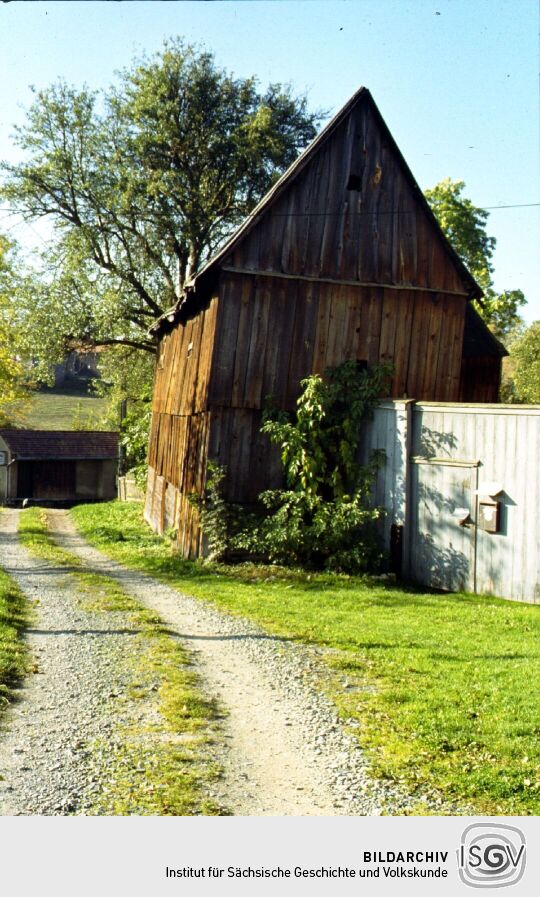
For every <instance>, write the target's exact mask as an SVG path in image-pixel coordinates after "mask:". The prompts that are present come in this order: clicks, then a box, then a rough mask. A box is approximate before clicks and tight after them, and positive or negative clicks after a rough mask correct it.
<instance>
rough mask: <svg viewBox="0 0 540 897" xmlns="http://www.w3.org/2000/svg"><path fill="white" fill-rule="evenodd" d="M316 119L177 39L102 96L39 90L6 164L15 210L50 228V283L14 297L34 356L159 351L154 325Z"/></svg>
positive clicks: (7, 192) (301, 105)
mask: <svg viewBox="0 0 540 897" xmlns="http://www.w3.org/2000/svg"><path fill="white" fill-rule="evenodd" d="M319 120H320V114H318V113H311V112H309V111H308V108H307V101H306V99H305V98H304V97H297V96H294V95H293V93H292V90H291V88H290V87H289V86H283V85H280V84H271V85H270V86H269V87H268V88H267V89H266V90H264V91H261V90H259V88H258V85H257V82H256V80H255V78H244V79H242V78H234V77H233V76H232V75H231V74H230V73H228V72H227V71H225V70H223V69H221V68H219V67H218V66H217V65H216V62H215V59H214V56H213V55H212V54H211V53H209V52H206V51H204V50H198V49H196V48H194V47H192V46H189V45H186V44H184V43H183V42H182V41H181V40H172V41H169V42H167V43H166V44H165V45H164V47H163V49H162V50H161V51H160V52H159V53H157V54H156V55H155V56H153V57H151V58H143V59H142V60H140V61H138V62H136V63H135V64H134V65H133V67H132V68H130V69H129V70H125V71H123V72H121V73H120V74H119V76H118V79H117V83H116V84H115V85H114V86H112V87H111V88H110V89H109V90H107V91H104V92H96V91H92V90H90V89H89V88H87V87H85V88H83V89H76V88H74V87H71V86H69V85H68V84H66V83H64V82H62V81H60V82H58V83H56V84H54V85H52V86H51V87H49V88H47V89H45V90H40V91H36V92H35V100H34V103H33V105H32V106H31V108H30V109H29V110H28V112H27V117H26V121H25V123H24V124H23V125H22V126H20V127H19V128H17V130H16V134H15V140H16V143H17V145H18V146H19V147H20V149H21V150H23V152H24V161H22V162H19V163H16V164H8V163H4V164H3V166H2V168H3V170H4V173H5V181H4V186H3V194H4V197H5V198H6V199H7V200H8V201H9V202H10V204H11V205H12V207H13V208H14V209H16V210H17V211H19V212H20V213H21V214H22V215H23V216H24V218H25V219H26V220H30V221H32V220H36V219H40V218H49V219H50V220H51V221H52V223H53V227H54V237H55V239H54V241H53V244H52V246H51V248H50V249H49V250H47V251H46V252H45V253H44V254H43V258H42V264H43V266H44V274H45V276H44V277H43V278H42V279H41V283H40V285H39V286H38V287H36V285H35V284H33V285H32V287H31V289H30V290H29V291H28V292H30V293H32V297H30V296H28V295H27V294H25V291H24V290H23V291H22V294H21V298H20V301H21V303H22V305H24V299H25V295H26V296H27V299H28V304H29V307H28V311H29V313H30V312H31V313H32V315H33V319H34V332H36V328H38V329H40V331H41V342H42V345H41V347H40V354H41V355H42V356H45V357H46V356H47V354H48V355H49V357H50V353H51V352H52V351H53V350H54V346H53V341H54V339H56V341H57V343H58V345H57V352H56V354H58V352H59V351H60V350H59V340H60V339H61V340H62V341H63V344H64V345H65V344H69V345H71V346H75V345H77V343H81V344H83V343H84V344H86V345H96V344H97V345H117V344H120V345H125V346H129V347H134V348H139V349H145V350H147V351H149V352H153V348H154V347H153V344H152V342H151V341H150V340H149V339H148V337H147V335H146V334H147V330H148V327H149V326H150V325H151V323H152V322H153V320H154V319H155V318H157V317H158V316H159V315H161V314H162V312H163V311H164V310H165V309H166V308H168V307H170V306H171V305H173V304H174V303H175V302H176V301H177V300H178V299H179V297H180V296H181V293H182V289H183V287H184V284H185V283H186V281H187V280H189V278H190V277H191V276H192V275H193V274H194V273H195V272H196V270H197V269H198V268H199V267H200V266H201V265H202V264H203V263H204V261H205V260H206V259H207V258H208V256H209V255H210V254H211V253H212V252H213V251H214V250H215V249H216V247H217V246H218V245H219V244H220V243H221V242H222V241H223V240H224V238H225V237H226V236H227V235H228V233H230V231H231V230H232V229H233V228H234V227H235V226H236V225H238V224H239V222H240V221H241V220H242V219H243V218H244V217H245V216H246V215H247V214H248V213H249V212H250V211H251V209H252V208H253V206H254V205H255V204H256V202H257V201H258V200H259V199H260V197H261V196H262V195H263V194H264V193H265V192H266V190H267V189H268V188H269V187H270V186H271V185H272V183H273V182H274V180H275V179H277V177H278V176H279V175H280V174H281V173H282V171H283V170H284V169H285V168H287V167H288V165H289V164H290V163H291V162H292V161H293V160H294V159H295V158H296V156H297V155H298V153H299V152H300V151H301V150H302V149H303V148H304V147H305V146H306V144H307V143H308V142H309V141H310V140H311V139H312V138H313V137H314V135H315V133H316V126H317V124H318V122H319ZM51 320H54V322H55V328H54V330H55V332H56V335H55V336H54V337H53V334H52V332H51V328H50V322H51ZM37 339H38V341H39V336H38V337H37Z"/></svg>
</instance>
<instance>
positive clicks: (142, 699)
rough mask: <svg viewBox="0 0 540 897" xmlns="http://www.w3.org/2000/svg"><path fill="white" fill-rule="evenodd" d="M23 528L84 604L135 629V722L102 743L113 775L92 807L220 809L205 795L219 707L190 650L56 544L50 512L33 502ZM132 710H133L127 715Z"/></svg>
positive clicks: (27, 541) (112, 811)
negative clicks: (210, 697) (203, 685)
mask: <svg viewBox="0 0 540 897" xmlns="http://www.w3.org/2000/svg"><path fill="white" fill-rule="evenodd" d="M19 535H20V539H21V542H22V544H23V545H24V546H25V547H26V548H27V549H28V550H29V551H31V552H32V554H34V555H36V556H38V557H40V558H43V559H44V560H46V561H48V562H49V563H51V564H54V565H57V566H60V567H62V568H63V569H65V570H66V572H68V573H69V575H71V576H72V577H73V578H74V580H75V581H76V584H77V587H78V589H77V591H78V594H79V595H80V596H81V600H82V603H83V606H84V609H85V610H87V611H93V612H97V613H104V612H110V613H117V614H121V615H122V623H123V624H125V621H126V620H127V621H128V622H129V623H130V624H131V625H132V626H133V628H134V629H136V630H137V636H136V637H135V638H134V642H135V644H134V646H133V651H132V652H130V655H129V656H126V657H125V658H124V661H123V664H124V667H125V670H124V672H125V674H126V679H127V681H128V682H129V688H128V692H129V694H128V696H127V697H126V698H125V699H124V700H125V701H128V702H131V704H132V705H136V708H135V709H136V711H137V713H136V714H133V713H132V714H131V717H132V718H134V717H135V716H136V717H137V720H138V721H137V723H135V722H133V723H131V724H129V725H123V726H121V727H119V729H118V732H117V733H116V735H115V738H114V739H113V743H112V744H111V743H109V742H107V743H106V744H104V743H103V744H102V743H97V744H95V745H94V746H93V748H94V750H95V751H96V752H97V753H98V754H100V755H102V757H103V760H104V765H105V766H106V768H107V782H106V783H104V788H103V790H102V793H101V794H100V796H99V797H98V798H97V799H96V806H95V808H94V812H96V813H98V814H100V815H101V814H106V815H159V816H167V815H170V816H193V815H220V814H222V813H223V809H222V808H221V807H219V806H218V805H217V804H216V803H215V802H214V801H212V800H211V799H209V798H208V797H206V796H205V795H206V794H207V792H208V790H209V788H210V787H211V784H212V782H213V781H215V779H216V777H217V776H218V774H219V769H218V767H217V765H216V764H215V762H214V760H213V752H212V746H213V744H214V743H215V739H216V734H217V733H216V730H217V719H218V716H219V712H218V708H217V707H216V705H215V704H214V702H212V701H211V700H208V699H207V698H206V697H205V696H204V695H203V694H202V692H201V690H200V688H199V683H198V681H197V677H196V676H195V675H194V674H193V673H192V672H191V671H190V670H189V669H188V666H189V657H188V655H187V654H186V652H185V651H184V650H183V649H182V648H181V646H180V645H179V644H178V642H177V641H176V640H175V639H174V637H173V636H172V635H171V633H170V632H168V630H167V629H166V628H165V626H164V625H163V623H162V621H161V620H160V618H159V617H158V616H157V615H156V614H154V613H152V612H151V611H149V610H147V609H146V608H144V607H143V606H142V605H140V604H139V603H138V602H137V601H135V600H134V599H132V598H131V597H130V596H129V595H128V594H127V593H126V592H125V591H124V590H123V589H122V588H121V586H120V585H119V584H118V583H116V582H115V581H114V580H113V579H110V578H109V577H106V576H102V575H100V574H96V573H92V572H90V571H88V570H87V569H86V568H85V566H84V563H83V562H82V561H81V560H80V559H79V558H78V557H77V556H76V555H73V554H71V553H70V552H68V551H65V550H64V549H63V548H60V547H59V546H58V545H56V544H55V542H54V541H53V539H52V537H51V535H50V534H49V532H48V529H47V515H46V512H45V511H42V510H40V509H39V508H29V509H28V510H25V511H23V512H22V514H21V517H20V527H19ZM128 715H129V714H128Z"/></svg>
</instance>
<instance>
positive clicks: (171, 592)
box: [0, 511, 408, 816]
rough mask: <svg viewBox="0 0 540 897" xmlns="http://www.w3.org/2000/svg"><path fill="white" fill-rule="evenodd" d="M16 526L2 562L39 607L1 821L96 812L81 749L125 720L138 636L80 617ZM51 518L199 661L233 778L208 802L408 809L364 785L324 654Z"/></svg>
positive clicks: (313, 810)
mask: <svg viewBox="0 0 540 897" xmlns="http://www.w3.org/2000/svg"><path fill="white" fill-rule="evenodd" d="M17 515H18V512H16V511H7V512H4V513H3V514H2V515H1V516H0V551H1V554H0V558H1V563H2V566H4V567H5V569H6V570H7V571H8V572H9V573H10V574H11V575H12V576H13V578H14V579H16V580H17V582H18V583H19V585H20V586H21V588H22V589H23V591H25V592H26V594H27V595H29V596H30V597H31V598H34V599H37V600H38V601H39V606H38V608H37V611H38V615H39V621H38V623H36V624H35V626H34V627H33V628H32V629H31V631H30V632H29V635H28V639H29V643H30V647H31V649H32V651H33V652H34V654H35V656H36V657H37V663H38V666H39V672H38V673H37V674H36V675H33V676H32V677H31V678H30V679H29V681H28V685H27V687H26V688H25V689H24V690H23V692H22V695H21V700H20V702H19V703H18V704H17V705H16V706H15V709H14V710H13V712H12V714H11V718H10V719H9V731H8V734H7V735H5V736H4V737H3V739H2V740H1V741H0V774H1V775H3V776H4V781H3V782H0V812H1V813H2V814H3V815H12V814H21V813H23V814H29V813H30V814H33V813H39V814H65V813H69V812H82V813H84V812H89V811H90V808H91V806H92V793H93V792H95V790H96V788H98V787H99V782H100V781H101V780H102V777H103V770H96V768H95V762H96V761H95V759H94V758H93V757H92V755H91V754H90V753H89V752H88V751H87V750H85V746H86V745H87V744H88V743H89V742H91V741H92V740H93V739H95V738H98V737H99V738H103V737H105V738H106V737H107V734H108V733H109V732H111V731H112V730H113V727H114V725H115V722H116V720H117V718H118V712H119V711H118V708H117V707H115V696H116V695H118V694H120V693H121V692H122V688H123V687H124V685H125V683H124V682H123V681H122V677H121V673H119V671H120V670H121V669H122V664H121V662H120V661H121V655H122V654H123V653H124V652H126V651H129V650H130V638H131V633H132V630H130V629H129V627H126V625H125V621H124V622H122V619H121V618H122V615H121V614H119V615H117V614H111V613H107V614H93V613H86V612H83V611H81V609H80V608H79V607H78V604H77V596H76V587H75V586H74V585H73V580H72V579H70V578H69V577H67V576H66V574H65V571H64V570H61V569H59V568H55V567H53V566H51V565H50V564H47V563H45V562H43V561H40V560H36V559H34V558H32V557H30V556H29V555H28V553H27V552H25V551H24V550H23V549H22V548H21V547H20V546H19V545H18V544H17V540H16V535H15V534H16V525H17ZM49 519H50V523H51V528H52V532H53V535H54V537H55V539H56V540H57V541H58V542H59V543H60V544H61V545H62V546H63V547H65V548H66V549H67V550H69V551H71V552H73V553H74V554H76V555H78V556H79V557H80V558H82V559H83V561H84V562H85V564H86V565H88V568H89V569H92V570H94V571H95V572H99V573H101V574H103V575H106V576H109V577H112V578H113V579H115V580H116V581H118V582H119V583H120V584H121V585H122V587H123V588H124V589H125V590H126V591H127V592H128V593H129V594H130V595H132V596H133V597H134V598H136V599H137V600H138V601H140V602H141V603H142V604H145V605H146V606H147V607H149V608H152V609H153V610H155V611H156V612H157V613H158V614H159V615H160V617H161V618H162V619H163V620H164V621H165V623H166V624H167V625H168V627H169V628H170V629H171V630H172V632H174V633H175V634H176V635H177V636H178V638H179V639H180V640H181V642H182V643H183V644H184V645H185V646H186V648H187V649H188V650H189V652H190V653H191V656H192V658H193V664H194V667H195V669H196V671H197V673H198V675H199V676H200V677H201V680H202V682H203V685H204V687H205V689H206V690H207V691H208V693H209V694H210V695H212V696H213V697H216V698H217V699H218V700H219V701H220V703H221V705H222V706H223V707H224V709H225V710H226V714H227V715H226V719H225V720H224V721H223V725H222V734H223V741H222V745H221V746H220V747H219V748H218V749H217V750H218V756H217V759H218V760H219V761H220V762H221V764H222V765H223V769H224V775H223V777H222V779H221V781H220V784H219V786H216V787H215V790H214V792H212V795H211V796H213V797H214V798H215V799H217V800H218V801H219V802H220V803H221V804H222V805H223V806H225V807H227V808H228V809H229V810H230V811H231V812H232V813H233V814H234V815H246V816H260V815H263V816H264V815H271V816H281V815H284V816H289V815H293V816H304V815H305V816H313V815H330V816H333V815H378V814H380V813H381V812H385V813H390V814H393V813H396V812H399V810H400V809H401V808H403V807H404V806H406V805H407V804H408V800H407V797H406V796H404V795H402V794H399V793H398V792H397V791H396V790H394V789H392V788H390V787H389V786H386V785H384V784H383V783H380V782H377V781H373V780H370V778H369V776H368V775H367V772H366V764H365V760H364V757H363V755H362V752H361V750H360V749H359V747H358V745H357V742H356V741H355V740H354V739H353V738H352V737H351V736H349V735H348V734H346V733H345V732H344V730H343V727H342V724H341V723H340V721H339V719H338V717H337V715H336V713H335V710H334V708H333V707H332V705H331V704H330V702H329V701H327V700H326V698H325V697H323V696H322V695H321V693H320V692H319V691H318V690H317V688H316V686H315V681H316V678H317V675H318V674H319V675H320V671H321V669H322V660H321V655H320V653H319V652H318V651H317V650H316V649H311V648H306V647H303V646H300V645H298V644H296V643H293V642H289V641H287V640H285V639H280V638H276V637H273V636H269V635H268V634H266V633H265V632H263V631H262V630H260V629H259V628H257V627H256V626H255V625H254V624H252V623H250V622H247V621H245V620H242V619H239V618H235V617H231V616H229V615H227V614H225V613H221V612H219V611H217V610H215V609H214V608H212V607H211V606H210V605H208V604H206V603H205V602H201V601H198V600H195V599H192V598H189V597H187V596H185V595H182V594H181V593H179V592H178V591H177V590H175V589H173V588H171V587H169V586H166V585H164V584H162V583H159V582H158V581H156V580H154V579H152V578H151V577H148V576H146V575H144V574H142V573H137V572H134V571H131V570H128V569H126V568H124V567H122V566H120V565H119V564H117V563H115V562H114V561H112V560H110V559H108V558H106V557H105V556H104V555H103V554H102V553H101V552H99V551H97V550H96V549H94V548H92V547H90V546H89V545H88V544H87V543H86V542H84V541H83V540H82V538H81V537H80V536H79V535H78V534H77V533H76V531H75V529H74V526H73V524H72V522H71V519H70V518H69V516H68V514H67V513H66V512H64V511H52V512H50V513H49Z"/></svg>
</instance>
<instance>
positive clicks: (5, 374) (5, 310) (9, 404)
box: [0, 234, 28, 427]
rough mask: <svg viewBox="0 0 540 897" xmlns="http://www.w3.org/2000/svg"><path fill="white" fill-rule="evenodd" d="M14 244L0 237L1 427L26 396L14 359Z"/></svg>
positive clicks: (21, 373)
mask: <svg viewBox="0 0 540 897" xmlns="http://www.w3.org/2000/svg"><path fill="white" fill-rule="evenodd" d="M15 249H16V247H15V245H14V243H13V242H12V241H10V240H8V239H7V238H6V237H5V236H3V235H2V234H0V426H2V427H5V426H7V425H9V424H12V423H13V422H14V419H16V417H17V412H18V410H19V408H20V406H21V404H22V402H23V400H24V399H25V397H26V389H25V379H27V377H28V374H27V372H26V371H25V370H24V367H23V365H22V364H21V362H20V361H19V359H18V358H17V356H16V349H15V346H16V326H17V324H16V321H15V319H14V304H13V301H12V300H13V293H14V290H15V289H16V282H17V279H16V273H17V260H16V253H15Z"/></svg>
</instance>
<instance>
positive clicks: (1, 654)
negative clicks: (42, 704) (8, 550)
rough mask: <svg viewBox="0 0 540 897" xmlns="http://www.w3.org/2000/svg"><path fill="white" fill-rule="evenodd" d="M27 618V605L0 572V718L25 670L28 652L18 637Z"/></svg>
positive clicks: (14, 584) (16, 589) (23, 598)
mask: <svg viewBox="0 0 540 897" xmlns="http://www.w3.org/2000/svg"><path fill="white" fill-rule="evenodd" d="M30 618H31V611H30V605H29V603H28V601H27V600H26V598H25V597H24V595H23V593H22V592H21V590H20V589H19V587H18V586H17V584H16V583H15V582H14V581H13V579H11V577H10V576H8V574H7V573H5V572H4V571H3V570H1V569H0V714H1V713H2V711H3V710H5V708H6V706H7V705H8V704H9V703H10V702H11V700H12V698H13V689H14V688H15V687H16V686H17V685H18V684H19V682H20V680H21V679H22V677H23V676H24V674H25V673H26V672H27V670H28V666H29V659H30V658H29V651H28V648H27V647H26V645H25V643H24V641H23V639H22V634H23V630H24V629H25V627H26V626H27V625H28V624H29V622H30Z"/></svg>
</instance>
